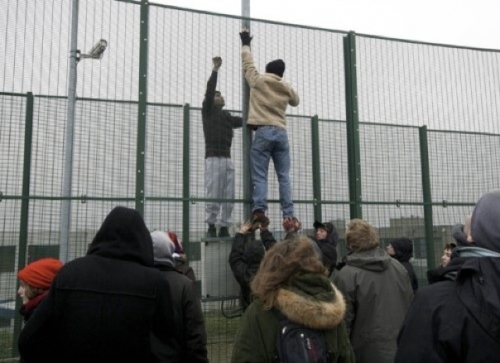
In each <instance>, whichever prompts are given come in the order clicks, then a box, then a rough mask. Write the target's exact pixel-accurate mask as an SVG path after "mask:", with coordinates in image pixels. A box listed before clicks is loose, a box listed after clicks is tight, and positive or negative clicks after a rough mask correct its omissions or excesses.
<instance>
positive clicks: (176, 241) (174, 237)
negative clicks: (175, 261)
mask: <svg viewBox="0 0 500 363" xmlns="http://www.w3.org/2000/svg"><path fill="white" fill-rule="evenodd" d="M168 236H169V237H170V239H171V240H172V242H174V245H175V251H174V253H178V254H180V255H182V254H183V253H184V250H183V248H182V244H181V242H180V241H179V239H178V238H177V235H176V234H175V232H168Z"/></svg>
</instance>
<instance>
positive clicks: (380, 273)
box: [335, 247, 413, 363]
mask: <svg viewBox="0 0 500 363" xmlns="http://www.w3.org/2000/svg"><path fill="white" fill-rule="evenodd" d="M335 284H336V285H337V287H338V288H339V290H340V291H341V292H342V293H343V294H344V296H345V299H346V303H347V309H346V315H345V322H346V328H347V333H348V334H349V336H350V339H351V344H352V347H353V349H354V354H355V355H356V362H358V363H363V362H370V363H379V362H380V363H382V362H384V363H385V362H393V361H394V356H395V354H396V349H397V343H396V340H397V337H398V333H399V329H400V328H401V325H402V323H403V320H404V317H405V315H406V312H407V310H408V307H409V306H410V302H411V300H412V298H413V291H412V287H411V285H410V280H409V279H408V273H407V271H406V270H405V268H404V267H403V266H402V265H401V264H400V263H399V262H397V261H396V260H394V259H392V258H391V257H390V256H389V255H388V254H387V253H386V252H385V251H383V250H382V249H380V248H379V247H376V248H374V249H371V250H366V251H361V252H354V253H352V254H350V255H349V256H347V259H346V266H345V267H343V268H342V269H341V270H340V271H339V272H338V273H337V274H336V275H335Z"/></svg>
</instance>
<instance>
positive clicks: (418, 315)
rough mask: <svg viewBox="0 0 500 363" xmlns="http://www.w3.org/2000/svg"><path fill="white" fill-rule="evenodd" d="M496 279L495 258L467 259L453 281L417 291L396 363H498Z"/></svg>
mask: <svg viewBox="0 0 500 363" xmlns="http://www.w3.org/2000/svg"><path fill="white" fill-rule="evenodd" d="M465 248H474V247H465ZM498 276H500V254H498V257H496V258H493V257H483V258H468V259H467V261H466V262H465V263H464V264H463V265H462V266H461V268H460V269H459V271H458V275H457V278H456V280H445V281H442V282H437V283H435V284H432V285H429V286H426V287H425V288H423V289H421V290H420V291H419V293H418V294H417V295H416V298H415V301H414V302H413V304H412V305H411V307H410V309H409V311H408V315H407V317H406V319H405V321H404V325H403V328H402V329H401V333H400V336H399V339H398V352H397V354H396V362H401V363H403V362H404V363H412V362H415V363H417V362H429V363H434V362H436V363H437V362H471V363H472V362H498V360H499V357H500V304H499V299H498V297H499V296H500V278H498Z"/></svg>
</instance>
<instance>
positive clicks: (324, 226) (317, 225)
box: [313, 221, 333, 234]
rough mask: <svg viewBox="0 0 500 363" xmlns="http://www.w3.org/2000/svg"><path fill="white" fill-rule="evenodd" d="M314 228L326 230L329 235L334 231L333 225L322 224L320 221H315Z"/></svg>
mask: <svg viewBox="0 0 500 363" xmlns="http://www.w3.org/2000/svg"><path fill="white" fill-rule="evenodd" d="M313 227H314V229H316V230H317V229H318V228H321V229H324V230H325V231H327V232H328V234H330V233H332V231H333V224H332V223H329V222H325V223H321V222H320V221H314V224H313Z"/></svg>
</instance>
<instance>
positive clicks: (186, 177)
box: [182, 103, 191, 261]
mask: <svg viewBox="0 0 500 363" xmlns="http://www.w3.org/2000/svg"><path fill="white" fill-rule="evenodd" d="M189 114H190V107H189V103H187V104H185V105H184V117H183V118H184V131H183V141H182V145H183V148H182V159H183V164H182V184H183V185H182V239H183V244H184V250H185V252H186V254H187V258H188V261H189V260H190V257H191V256H190V255H191V250H190V247H189V203H190V195H189V194H190V191H189V190H190V189H189V183H190V173H189V167H190V165H189V150H190V138H189V133H190V124H189V122H190V119H189Z"/></svg>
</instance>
